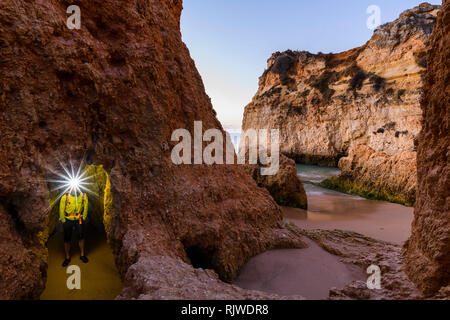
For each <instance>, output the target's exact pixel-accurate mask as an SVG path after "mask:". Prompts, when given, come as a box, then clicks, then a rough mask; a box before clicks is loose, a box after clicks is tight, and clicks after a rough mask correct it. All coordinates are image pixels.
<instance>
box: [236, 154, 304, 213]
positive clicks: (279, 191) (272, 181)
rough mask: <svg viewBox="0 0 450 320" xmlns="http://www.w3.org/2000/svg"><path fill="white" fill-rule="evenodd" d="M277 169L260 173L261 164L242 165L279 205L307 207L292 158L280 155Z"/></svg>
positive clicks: (301, 184)
mask: <svg viewBox="0 0 450 320" xmlns="http://www.w3.org/2000/svg"><path fill="white" fill-rule="evenodd" d="M279 166H280V168H279V171H278V173H277V174H276V175H268V176H263V175H261V165H250V164H247V165H244V166H243V168H244V171H245V172H247V173H248V174H249V175H250V176H251V177H252V178H253V179H254V180H255V181H256V183H257V184H258V186H260V187H263V188H266V189H267V191H269V193H270V194H271V195H272V197H273V199H274V200H275V201H276V203H278V204H279V205H280V206H286V207H294V208H301V209H307V208H308V200H307V197H306V192H305V189H304V187H303V183H302V181H301V180H300V177H299V176H298V173H297V167H296V165H295V162H294V160H292V159H289V158H288V157H286V156H284V155H282V154H281V155H280V160H279Z"/></svg>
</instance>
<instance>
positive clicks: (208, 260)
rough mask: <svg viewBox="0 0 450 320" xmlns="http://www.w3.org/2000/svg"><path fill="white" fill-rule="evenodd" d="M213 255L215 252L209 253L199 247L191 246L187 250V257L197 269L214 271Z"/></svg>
mask: <svg viewBox="0 0 450 320" xmlns="http://www.w3.org/2000/svg"><path fill="white" fill-rule="evenodd" d="M213 254H214V252H213V251H208V250H205V249H202V248H200V247H198V246H189V247H187V248H186V255H187V257H188V258H189V260H190V261H191V265H192V266H193V267H194V268H196V269H200V268H201V269H205V270H206V269H212V270H214V269H215V268H214V265H213Z"/></svg>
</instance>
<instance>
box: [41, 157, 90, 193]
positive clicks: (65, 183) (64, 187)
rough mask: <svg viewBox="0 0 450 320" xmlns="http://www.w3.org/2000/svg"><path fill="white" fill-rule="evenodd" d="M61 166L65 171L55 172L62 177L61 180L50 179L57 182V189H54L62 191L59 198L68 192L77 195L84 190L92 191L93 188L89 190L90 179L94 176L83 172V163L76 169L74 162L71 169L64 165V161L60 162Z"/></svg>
mask: <svg viewBox="0 0 450 320" xmlns="http://www.w3.org/2000/svg"><path fill="white" fill-rule="evenodd" d="M60 164H61V167H62V168H63V169H64V173H59V172H53V173H55V174H56V175H57V176H59V177H60V178H61V180H50V181H49V182H52V183H54V184H56V187H55V189H53V190H52V191H58V192H59V191H62V192H61V193H60V194H59V196H58V198H60V197H62V196H63V195H64V194H65V193H66V192H70V193H72V194H73V193H74V194H75V195H77V194H81V193H83V192H89V193H92V191H91V190H89V180H90V179H91V178H92V177H93V176H86V172H87V171H84V172H81V165H80V167H79V168H78V169H77V170H75V168H74V167H73V165H72V163H71V164H70V170H69V169H68V168H67V167H66V166H64V164H63V163H60Z"/></svg>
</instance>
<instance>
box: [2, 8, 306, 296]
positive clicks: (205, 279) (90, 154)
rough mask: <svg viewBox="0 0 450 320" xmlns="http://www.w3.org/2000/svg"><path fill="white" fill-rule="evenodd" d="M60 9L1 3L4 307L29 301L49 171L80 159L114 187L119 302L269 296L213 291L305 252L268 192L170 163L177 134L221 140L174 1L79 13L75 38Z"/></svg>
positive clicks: (36, 282) (41, 280)
mask: <svg viewBox="0 0 450 320" xmlns="http://www.w3.org/2000/svg"><path fill="white" fill-rule="evenodd" d="M67 6H68V4H66V1H50V0H43V1H2V2H1V3H0V30H1V32H0V61H1V63H0V73H1V75H2V76H1V77H0V218H1V220H2V224H1V226H0V231H1V232H0V298H1V299H20V298H39V296H40V293H41V292H42V289H43V287H44V285H45V274H46V261H47V249H46V246H45V243H46V240H47V237H48V233H49V228H50V227H49V226H51V225H54V224H55V221H49V220H51V218H50V215H49V203H50V192H49V184H48V183H47V179H48V178H49V171H48V168H57V167H58V166H59V165H58V160H61V161H62V162H63V163H67V162H68V161H69V159H72V160H75V162H76V163H79V160H80V159H82V158H83V156H84V155H85V156H86V158H87V163H88V164H93V165H103V168H104V170H105V171H106V172H107V174H108V175H109V178H110V181H108V184H109V182H110V190H108V193H110V196H111V199H109V200H108V201H111V202H108V203H109V204H108V206H109V207H110V210H111V211H110V212H108V218H107V219H103V221H105V223H106V224H108V225H105V229H106V231H107V233H108V240H109V242H110V244H111V246H112V249H113V252H114V254H115V257H116V264H117V266H118V269H119V271H120V273H121V276H122V278H123V279H124V291H123V293H122V294H121V296H120V297H121V298H148V299H164V298H168V297H170V298H179V299H197V298H208V299H214V298H227V299H228V298H236V299H246V298H252V297H253V298H268V297H272V296H270V295H265V294H263V293H254V292H251V291H246V290H242V289H241V290H238V289H237V288H236V287H233V286H231V285H229V284H227V283H225V282H222V280H225V281H231V280H232V279H233V278H234V277H236V276H237V274H238V272H239V269H240V268H241V267H242V266H243V265H244V263H245V262H246V261H247V260H248V259H249V258H250V257H252V256H254V255H256V254H258V253H261V252H263V251H265V250H267V249H270V248H275V247H277V248H278V247H287V248H289V247H302V246H303V245H304V244H303V243H302V242H301V240H300V238H299V236H298V235H296V234H295V233H294V232H292V231H289V230H287V229H284V228H283V226H282V213H281V210H280V209H279V207H278V206H277V205H276V203H275V202H274V201H273V200H272V199H271V198H270V197H269V194H268V192H267V191H266V190H263V189H261V188H258V187H257V186H256V184H255V182H254V181H253V180H252V179H251V178H250V177H249V176H248V175H247V174H246V173H245V172H244V171H243V170H242V168H240V167H239V166H231V165H216V166H207V165H196V166H176V165H174V164H173V163H172V161H171V147H173V146H174V145H175V143H173V142H171V134H172V132H173V131H174V130H175V129H178V128H186V129H188V130H190V131H193V130H192V129H193V124H194V121H196V120H201V121H203V127H204V128H205V129H210V128H217V129H219V130H222V127H221V125H220V123H219V121H218V120H217V118H216V117H215V112H214V110H213V108H212V105H211V102H210V99H209V98H208V96H207V95H206V94H205V90H204V86H203V83H202V80H201V78H200V75H199V74H198V72H197V70H196V68H195V65H194V62H193V61H192V59H191V58H190V56H189V52H188V49H187V48H186V46H185V45H184V44H183V42H182V40H181V33H180V28H179V27H180V15H181V9H182V3H181V0H146V1H143V0H137V1H116V0H101V1H100V0H91V1H83V2H80V8H81V17H82V19H81V29H80V30H70V29H68V28H67V26H66V20H67V18H68V15H67V14H66V9H67ZM222 131H223V130H222ZM92 201H95V198H94V197H93V200H92ZM99 207H101V206H95V205H93V206H92V208H99ZM98 220H99V221H102V219H98ZM205 269H211V270H205ZM157 270H159V272H156V271H157ZM180 284H185V285H184V286H183V285H180ZM168 290H169V291H168Z"/></svg>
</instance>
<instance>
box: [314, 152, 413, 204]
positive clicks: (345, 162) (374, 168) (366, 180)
mask: <svg viewBox="0 0 450 320" xmlns="http://www.w3.org/2000/svg"><path fill="white" fill-rule="evenodd" d="M339 168H341V170H342V173H341V175H340V176H338V177H332V178H330V179H327V180H326V181H324V182H322V185H323V186H325V187H328V188H331V189H338V190H341V191H343V192H346V193H352V194H356V195H363V196H365V197H366V198H370V199H375V200H388V201H391V202H396V203H400V204H406V205H409V206H412V205H413V204H414V201H415V194H416V184H417V181H416V175H415V171H416V152H412V151H404V152H398V153H396V154H395V155H393V156H390V155H387V154H385V153H383V152H375V151H374V150H373V149H371V148H370V147H367V146H363V145H357V146H354V147H352V148H351V149H350V152H349V155H348V157H345V158H341V160H339Z"/></svg>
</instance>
